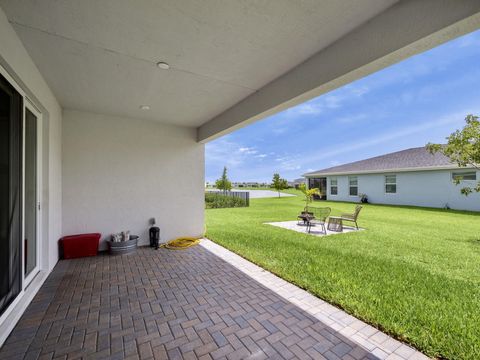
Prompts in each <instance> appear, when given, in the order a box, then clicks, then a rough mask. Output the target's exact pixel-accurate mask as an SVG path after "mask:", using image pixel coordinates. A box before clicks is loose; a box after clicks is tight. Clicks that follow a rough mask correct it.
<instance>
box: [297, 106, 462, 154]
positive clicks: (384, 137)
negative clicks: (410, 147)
mask: <svg viewBox="0 0 480 360" xmlns="http://www.w3.org/2000/svg"><path fill="white" fill-rule="evenodd" d="M466 113H468V111H467V112H466ZM463 117H464V112H462V113H461V114H460V113H455V114H451V115H449V116H445V117H442V118H440V119H436V120H432V121H429V122H424V123H420V124H418V125H414V126H409V127H405V128H403V129H395V130H393V129H392V130H389V131H388V132H385V133H383V134H378V135H376V136H374V137H371V138H369V139H366V140H364V141H359V142H356V143H343V144H338V145H337V146H335V148H334V149H332V150H328V149H319V150H318V153H319V154H318V155H316V156H305V157H303V158H302V159H304V160H303V161H302V162H304V163H312V162H319V161H320V160H324V159H328V158H330V157H334V156H337V155H341V154H345V153H349V152H352V151H356V150H360V149H364V148H368V147H371V146H373V145H378V144H382V143H386V142H392V141H394V140H397V139H400V138H405V137H408V136H410V135H413V134H416V133H420V132H424V131H427V130H430V129H435V128H438V127H439V126H442V125H449V124H454V123H458V122H459V119H463Z"/></svg>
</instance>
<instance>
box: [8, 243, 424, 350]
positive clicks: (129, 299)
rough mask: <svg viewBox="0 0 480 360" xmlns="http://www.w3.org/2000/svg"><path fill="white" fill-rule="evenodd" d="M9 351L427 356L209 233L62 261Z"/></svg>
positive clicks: (21, 323)
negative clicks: (179, 246)
mask: <svg viewBox="0 0 480 360" xmlns="http://www.w3.org/2000/svg"><path fill="white" fill-rule="evenodd" d="M0 358H2V359H7V358H8V359H76V358H84V359H100V358H104V359H154V358H155V359H167V358H169V359H196V358H199V359H267V358H269V359H293V358H300V359H309V358H313V359H426V357H425V356H424V355H422V354H421V353H419V352H417V351H416V350H414V349H412V348H410V347H408V346H406V345H404V344H402V343H400V342H398V341H396V340H394V339H392V338H390V337H389V336H387V335H385V334H383V333H382V332H380V331H378V330H377V329H375V328H373V327H371V326H369V325H367V324H365V323H363V322H361V321H359V320H357V319H356V318H354V317H352V316H350V315H348V314H346V313H345V312H343V311H341V310H339V309H337V308H336V307H334V306H332V305H329V304H328V303H326V302H324V301H322V300H320V299H318V298H316V297H315V296H313V295H310V294H309V293H307V292H306V291H304V290H301V289H300V288H298V287H296V286H294V285H292V284H290V283H288V282H286V281H284V280H282V279H280V278H278V277H277V276H275V275H273V274H271V273H269V272H268V271H265V270H264V269H262V268H260V267H258V266H256V265H254V264H252V263H250V262H249V261H247V260H245V259H243V258H242V257H240V256H238V255H236V254H234V253H232V252H230V251H229V250H227V249H225V248H223V247H221V246H219V245H217V244H215V243H213V242H211V241H209V240H206V239H205V240H202V242H201V245H200V246H196V247H193V248H190V249H188V250H184V251H168V250H158V251H155V250H153V249H150V248H145V247H144V248H139V249H138V250H137V252H136V253H133V254H131V255H127V256H117V257H110V256H107V255H102V256H97V257H90V258H82V259H75V260H63V261H60V262H59V263H58V264H57V266H56V267H55V269H54V271H53V272H52V274H51V275H50V276H49V278H48V280H47V282H46V283H45V284H44V285H43V287H42V289H41V290H40V292H39V293H38V294H37V295H36V297H35V299H34V300H33V302H32V303H31V304H30V306H29V307H28V309H27V311H26V312H25V313H24V315H23V316H22V318H21V320H20V321H19V323H18V324H17V326H16V328H15V329H14V331H13V332H12V333H11V335H10V336H9V338H8V339H7V341H6V343H5V345H4V346H3V348H2V349H1V350H0Z"/></svg>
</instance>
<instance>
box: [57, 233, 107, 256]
mask: <svg viewBox="0 0 480 360" xmlns="http://www.w3.org/2000/svg"><path fill="white" fill-rule="evenodd" d="M101 237H102V234H99V233H92V234H78V235H69V236H64V237H62V238H61V239H60V240H59V245H60V249H61V251H62V252H63V256H62V258H63V259H74V258H80V257H85V256H96V255H97V253H98V243H99V241H100V238H101ZM62 252H61V253H62Z"/></svg>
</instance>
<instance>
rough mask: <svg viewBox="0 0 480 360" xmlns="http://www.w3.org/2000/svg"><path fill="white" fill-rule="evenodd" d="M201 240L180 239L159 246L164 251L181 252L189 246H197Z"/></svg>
mask: <svg viewBox="0 0 480 360" xmlns="http://www.w3.org/2000/svg"><path fill="white" fill-rule="evenodd" d="M200 239H201V238H194V237H180V238H177V239H173V240H170V241H168V242H166V243H165V244H162V245H160V247H163V248H165V249H170V250H183V249H188V248H189V247H191V246H194V245H197V244H198V243H199V242H200Z"/></svg>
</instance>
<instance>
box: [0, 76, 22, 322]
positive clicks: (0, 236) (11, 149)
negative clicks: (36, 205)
mask: <svg viewBox="0 0 480 360" xmlns="http://www.w3.org/2000/svg"><path fill="white" fill-rule="evenodd" d="M22 115H23V112H22V97H21V95H20V94H19V93H18V92H17V91H16V90H15V89H14V88H13V86H11V85H10V84H9V83H8V81H7V80H6V79H5V78H4V77H3V76H1V75H0V315H1V314H3V312H4V311H5V309H6V308H7V307H8V305H10V303H11V302H12V301H13V300H14V299H15V297H16V296H17V295H18V294H19V293H20V290H21V286H22V279H21V278H22V270H21V262H22V258H21V237H22V235H21V234H22V224H21V214H22V201H21V192H22V187H21V174H22V166H21V165H22V162H21V159H22V156H21V155H22V152H21V149H22V143H21V136H22Z"/></svg>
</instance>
